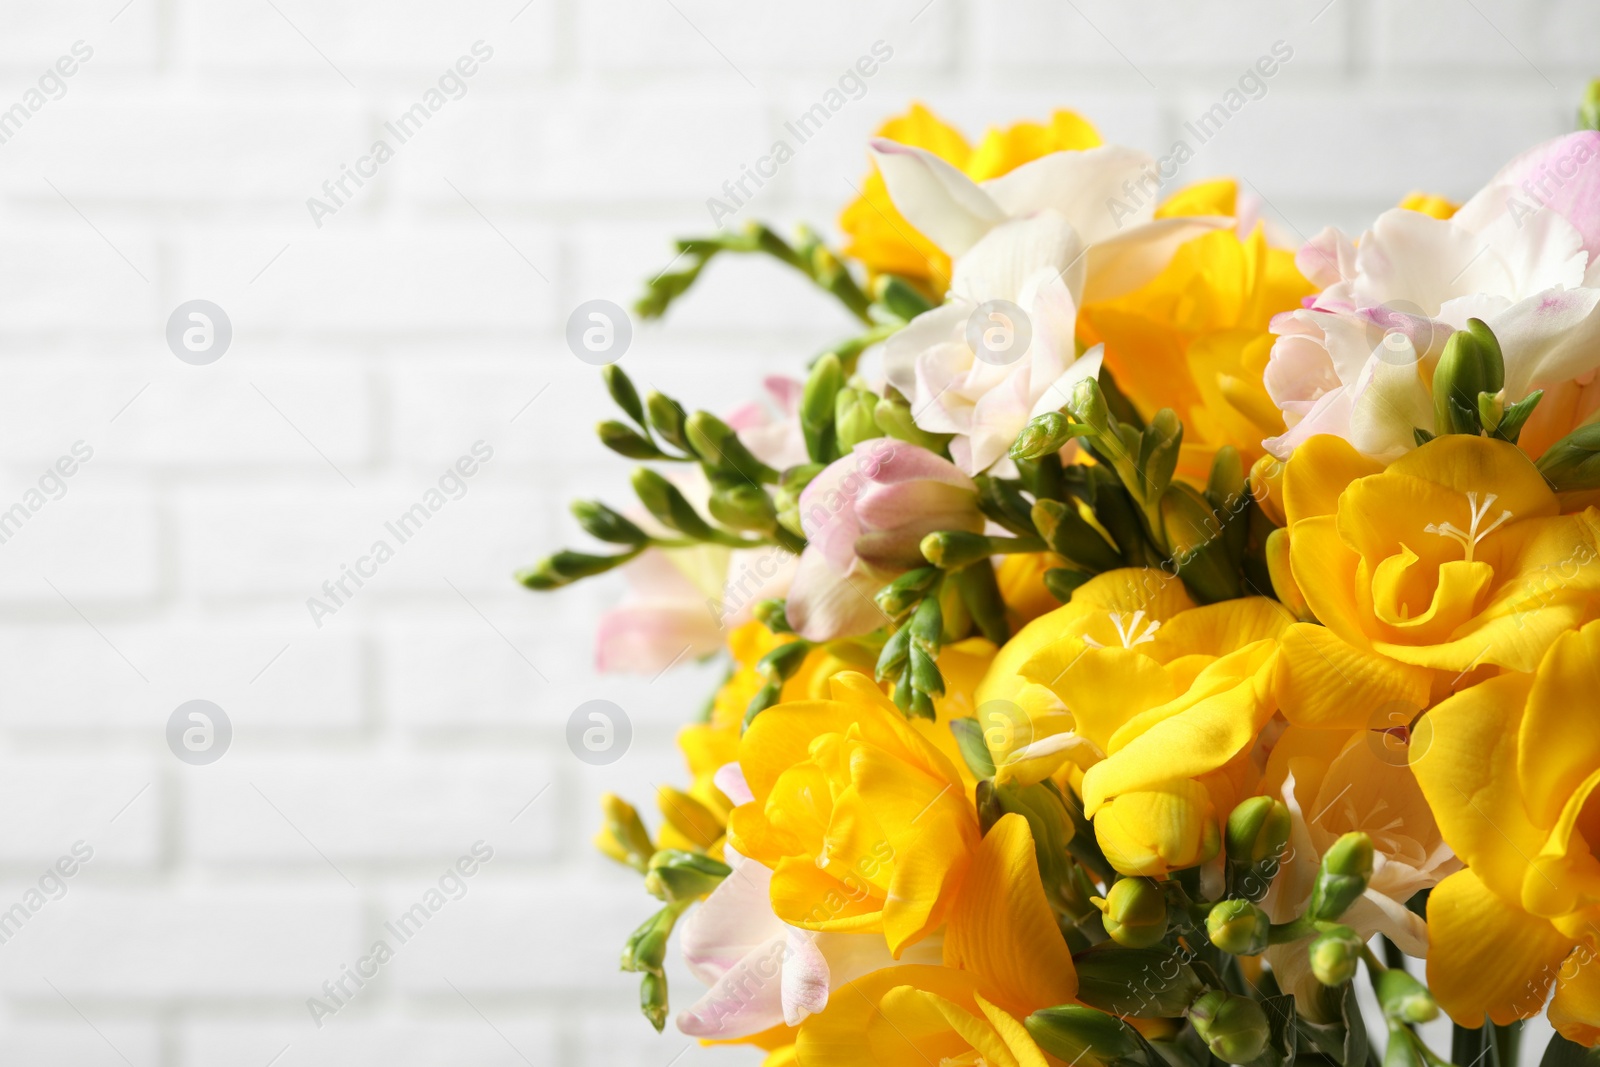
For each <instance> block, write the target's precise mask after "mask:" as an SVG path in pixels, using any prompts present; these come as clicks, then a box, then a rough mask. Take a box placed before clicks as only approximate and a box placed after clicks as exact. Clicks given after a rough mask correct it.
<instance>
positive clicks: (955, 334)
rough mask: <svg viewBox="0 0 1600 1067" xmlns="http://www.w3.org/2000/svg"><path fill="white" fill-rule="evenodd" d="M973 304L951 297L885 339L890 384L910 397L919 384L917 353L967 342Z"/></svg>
mask: <svg viewBox="0 0 1600 1067" xmlns="http://www.w3.org/2000/svg"><path fill="white" fill-rule="evenodd" d="M972 310H973V309H972V306H971V305H970V304H968V303H966V302H965V301H961V300H951V301H950V302H949V303H947V304H941V305H939V306H938V307H936V308H934V309H933V310H931V311H924V312H923V313H922V314H920V315H918V316H917V317H916V318H914V319H912V320H911V321H910V322H909V323H907V324H906V326H905V327H904V328H903V329H901V330H899V331H897V332H896V333H894V334H892V335H891V336H890V337H889V339H888V340H886V341H885V342H884V343H883V373H884V376H885V377H887V378H888V379H889V384H890V385H892V386H894V387H895V388H896V389H898V390H900V392H901V393H902V394H903V395H905V396H907V397H909V396H911V395H912V394H913V393H914V392H915V391H916V388H917V357H918V356H920V355H922V353H924V352H926V351H928V350H929V349H931V348H934V347H937V346H939V345H958V344H959V345H964V344H966V341H965V331H966V326H967V319H968V318H969V317H971V315H972Z"/></svg>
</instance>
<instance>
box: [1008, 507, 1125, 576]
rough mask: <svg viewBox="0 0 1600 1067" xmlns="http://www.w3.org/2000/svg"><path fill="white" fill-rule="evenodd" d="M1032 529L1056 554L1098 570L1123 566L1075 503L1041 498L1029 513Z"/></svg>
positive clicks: (1113, 550) (1112, 549)
mask: <svg viewBox="0 0 1600 1067" xmlns="http://www.w3.org/2000/svg"><path fill="white" fill-rule="evenodd" d="M1030 518H1031V519H1032V520H1033V528H1034V529H1035V530H1037V531H1039V536H1041V537H1043V538H1044V540H1045V544H1047V545H1049V546H1050V548H1051V550H1052V551H1054V552H1055V553H1056V554H1057V555H1061V556H1065V557H1066V558H1067V559H1069V560H1071V561H1072V562H1074V563H1077V564H1080V565H1081V566H1083V567H1084V568H1086V569H1087V570H1089V571H1092V572H1095V573H1099V572H1100V571H1109V570H1113V569H1115V568H1117V567H1121V566H1122V565H1123V562H1122V556H1121V555H1120V554H1119V553H1118V551H1117V549H1116V547H1115V546H1113V545H1112V544H1111V543H1110V542H1108V541H1107V540H1106V539H1105V536H1104V535H1103V534H1101V532H1100V531H1099V530H1097V529H1096V528H1095V527H1094V526H1093V525H1092V524H1090V522H1089V521H1088V520H1087V519H1085V518H1084V517H1083V516H1082V515H1081V514H1080V513H1079V512H1078V509H1077V507H1076V506H1074V505H1073V504H1070V503H1063V502H1062V501H1059V500H1040V501H1038V502H1036V503H1035V504H1034V505H1033V510H1032V513H1031V515H1030Z"/></svg>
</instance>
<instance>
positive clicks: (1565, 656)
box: [1517, 623, 1600, 845]
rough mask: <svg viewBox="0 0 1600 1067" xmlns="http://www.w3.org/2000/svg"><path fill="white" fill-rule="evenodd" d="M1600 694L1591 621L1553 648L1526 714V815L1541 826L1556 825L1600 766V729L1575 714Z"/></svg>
mask: <svg viewBox="0 0 1600 1067" xmlns="http://www.w3.org/2000/svg"><path fill="white" fill-rule="evenodd" d="M1597 694H1600V623H1590V624H1589V625H1587V626H1585V627H1584V628H1583V629H1581V630H1578V631H1576V632H1571V633H1567V634H1564V635H1563V636H1562V637H1561V638H1560V639H1558V640H1557V641H1556V642H1555V643H1554V644H1553V645H1551V646H1550V651H1549V652H1547V653H1546V654H1545V657H1544V661H1543V662H1542V663H1540V665H1539V673H1538V676H1537V677H1536V678H1535V680H1534V683H1533V690H1532V692H1531V693H1529V694H1528V708H1527V711H1526V712H1525V713H1524V715H1523V717H1522V726H1521V729H1520V731H1519V736H1518V742H1517V749H1518V751H1517V770H1518V772H1519V774H1520V776H1521V779H1522V781H1523V783H1524V786H1525V788H1526V790H1527V797H1526V799H1527V805H1528V814H1529V815H1531V816H1532V817H1533V819H1534V821H1535V822H1537V823H1539V824H1540V825H1541V826H1549V825H1551V824H1553V823H1554V822H1555V821H1556V818H1557V816H1558V815H1559V814H1560V813H1561V810H1562V808H1563V806H1564V805H1565V804H1566V802H1567V798H1568V797H1570V796H1572V795H1573V793H1574V792H1576V791H1577V789H1578V786H1579V785H1580V784H1581V783H1582V782H1583V780H1584V779H1585V778H1587V777H1588V776H1589V775H1590V774H1591V773H1593V771H1594V770H1595V768H1597V767H1600V730H1597V729H1595V727H1594V723H1593V722H1592V721H1585V720H1582V719H1578V718H1575V717H1574V715H1573V709H1574V708H1582V707H1589V706H1592V705H1593V703H1594V701H1595V697H1596V695H1597ZM1592 843H1593V844H1597V845H1600V841H1597V842H1592Z"/></svg>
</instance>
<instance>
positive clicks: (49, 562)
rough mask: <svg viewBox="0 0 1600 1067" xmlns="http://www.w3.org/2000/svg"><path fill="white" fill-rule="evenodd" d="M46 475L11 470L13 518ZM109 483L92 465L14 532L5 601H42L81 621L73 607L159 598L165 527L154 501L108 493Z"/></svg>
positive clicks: (0, 551)
mask: <svg viewBox="0 0 1600 1067" xmlns="http://www.w3.org/2000/svg"><path fill="white" fill-rule="evenodd" d="M42 476H43V471H42V469H41V470H31V469H21V470H20V476H19V471H18V470H16V469H14V470H13V471H12V472H11V476H9V477H7V478H6V481H5V486H6V488H5V491H4V495H3V496H0V508H3V509H5V510H6V511H7V512H8V513H9V511H10V509H11V508H12V507H13V506H14V505H20V506H27V504H28V503H29V502H30V501H33V500H36V499H37V498H30V497H29V496H28V495H27V490H29V489H33V488H36V487H37V481H36V479H38V478H40V477H42ZM106 480H108V479H107V478H102V477H101V476H100V472H99V471H98V470H96V469H95V468H94V467H93V460H92V459H91V460H90V461H89V463H88V464H86V465H85V466H83V467H80V468H79V470H78V473H77V474H76V475H74V476H73V478H72V479H70V480H68V481H67V482H66V486H67V488H66V492H65V493H64V494H62V495H60V496H59V497H57V498H55V499H49V498H46V499H45V500H44V502H43V504H42V506H40V507H39V509H38V510H37V511H34V512H32V513H31V514H30V515H29V517H28V518H27V520H26V521H25V522H23V523H21V524H20V526H16V527H11V528H12V529H14V530H15V532H13V533H11V535H10V537H9V538H8V540H6V542H5V543H4V544H0V556H3V558H4V559H5V560H6V567H5V568H4V569H3V570H0V598H3V599H5V600H9V601H34V602H41V603H44V604H47V605H49V606H50V608H51V609H52V610H53V611H56V612H58V613H60V614H61V616H62V617H63V618H72V619H77V614H76V611H75V610H74V606H75V607H77V608H78V610H81V608H82V605H84V604H88V605H91V606H92V605H94V604H95V603H98V602H104V601H113V600H132V599H138V598H147V597H151V596H154V595H155V594H156V592H157V589H158V587H159V585H160V581H161V575H160V537H161V528H160V524H159V522H158V520H157V517H156V512H155V508H154V507H153V506H152V503H153V502H152V501H151V500H150V499H149V497H148V496H147V495H145V494H143V493H138V492H132V491H127V490H117V489H107V488H105V481H106ZM51 484H53V483H51ZM52 584H53V585H54V586H55V588H54V589H52V588H51V585H52ZM63 596H65V597H66V598H67V601H69V602H70V605H71V606H69V603H68V602H64V601H63V600H62V597H63ZM90 617H91V618H93V616H92V615H91V616H90Z"/></svg>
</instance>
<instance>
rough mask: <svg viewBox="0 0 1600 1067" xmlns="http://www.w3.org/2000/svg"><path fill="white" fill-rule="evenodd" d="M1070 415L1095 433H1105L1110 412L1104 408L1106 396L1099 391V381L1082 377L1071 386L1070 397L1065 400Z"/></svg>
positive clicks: (1108, 426) (1107, 428)
mask: <svg viewBox="0 0 1600 1067" xmlns="http://www.w3.org/2000/svg"><path fill="white" fill-rule="evenodd" d="M1067 410H1068V411H1070V412H1072V417H1073V418H1075V419H1077V420H1078V421H1079V422H1081V423H1085V424H1086V425H1088V426H1089V427H1090V428H1091V429H1092V430H1093V431H1094V432H1095V433H1097V434H1101V433H1105V432H1106V431H1107V430H1109V429H1110V427H1111V412H1110V411H1109V410H1108V409H1107V408H1106V398H1105V397H1104V396H1103V395H1102V394H1101V392H1100V383H1099V382H1096V381H1095V380H1094V379H1093V378H1084V379H1083V380H1082V381H1080V382H1078V383H1077V384H1076V385H1074V386H1073V387H1072V397H1071V399H1070V400H1068V401H1067Z"/></svg>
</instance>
